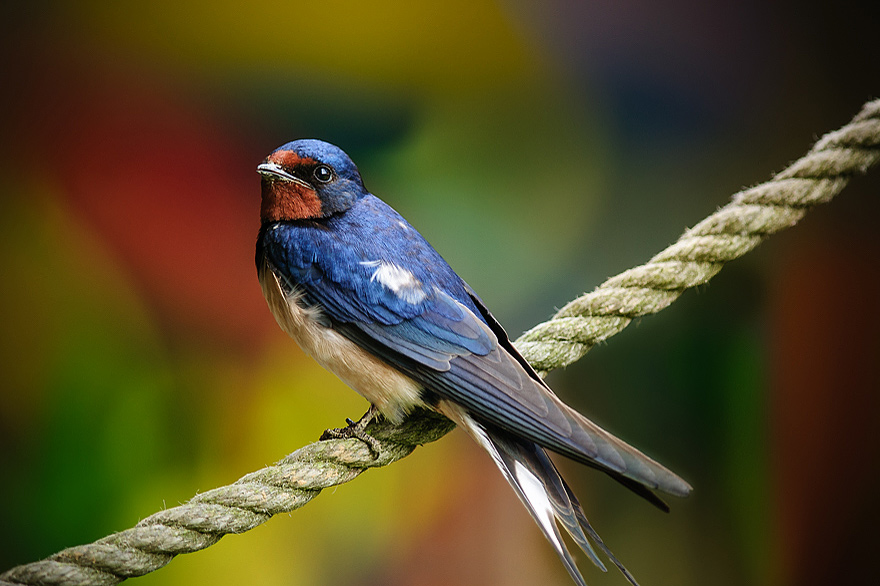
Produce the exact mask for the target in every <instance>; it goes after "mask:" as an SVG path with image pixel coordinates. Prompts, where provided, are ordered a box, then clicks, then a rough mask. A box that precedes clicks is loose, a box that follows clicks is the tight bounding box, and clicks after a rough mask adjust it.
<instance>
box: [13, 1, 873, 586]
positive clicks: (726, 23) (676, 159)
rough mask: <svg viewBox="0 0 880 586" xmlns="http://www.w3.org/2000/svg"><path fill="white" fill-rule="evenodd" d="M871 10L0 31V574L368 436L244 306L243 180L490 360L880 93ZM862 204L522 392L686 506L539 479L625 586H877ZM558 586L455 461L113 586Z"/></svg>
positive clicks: (246, 202) (183, 18)
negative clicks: (326, 177) (505, 339)
mask: <svg viewBox="0 0 880 586" xmlns="http://www.w3.org/2000/svg"><path fill="white" fill-rule="evenodd" d="M876 12H877V9H876V7H875V6H874V5H873V4H872V3H869V2H847V1H843V2H836V3H834V4H833V5H826V6H818V5H817V6H813V5H803V3H797V2H794V1H793V0H773V1H771V2H761V3H759V2H741V3H729V2H721V1H718V0H712V1H709V2H698V1H696V0H672V1H671V2H663V3H653V2H650V1H648V0H624V1H618V2H610V1H604V2H602V1H599V2H576V1H574V0H549V1H545V2H539V1H536V0H505V1H500V2H490V1H486V0H473V1H470V2H464V1H458V0H455V1H450V2H444V3H412V2H403V1H400V0H375V1H373V2H340V1H336V2H323V3H318V2H311V3H297V2H278V1H271V0H262V1H258V2H250V3H247V4H246V5H243V4H242V3H236V2H224V1H218V0H215V1H214V2H203V1H193V2H168V1H156V2H149V3H121V2H108V1H101V0H95V1H90V2H51V1H35V2H31V3H27V4H26V5H25V4H20V5H12V3H6V4H5V5H4V6H3V7H2V8H0V22H2V24H0V37H2V38H0V43H2V47H3V50H2V58H0V63H2V79H3V83H2V86H3V90H2V91H0V104H2V107H0V123H2V128H3V131H2V135H0V475H2V483H0V503H2V504H0V570H5V569H7V568H9V567H11V566H13V565H17V564H21V563H26V562H29V561H34V560H36V559H39V558H42V557H45V556H47V555H50V554H52V553H54V552H55V551H58V550H60V549H62V548H64V547H68V546H72V545H77V544H80V543H85V542H90V541H93V540H95V539H98V538H100V537H102V536H104V535H106V534H108V533H110V532H113V531H118V530H121V529H124V528H127V527H129V526H131V525H133V524H134V523H136V522H137V521H138V520H139V519H141V518H143V517H146V516H147V515H149V514H151V513H153V512H155V511H156V510H159V509H161V508H163V507H170V506H174V505H176V504H177V503H179V502H184V501H186V500H187V499H189V498H190V497H191V496H193V495H194V494H196V493H197V492H199V491H205V490H208V489H210V488H213V487H216V486H219V485H222V484H227V483H229V482H232V481H234V480H235V479H237V478H239V477H240V476H242V475H243V474H245V473H247V472H249V471H252V470H255V469H258V468H260V467H262V466H264V465H266V464H269V463H272V462H274V461H276V460H278V459H280V458H282V457H283V456H284V455H285V454H287V453H288V452H290V451H293V450H294V449H296V448H297V447H300V446H302V445H304V444H306V443H308V442H311V441H314V440H315V439H316V438H317V437H318V436H319V435H320V433H321V431H322V430H323V429H325V428H328V427H336V426H339V425H341V424H342V423H343V422H344V419H345V417H357V416H359V415H360V414H361V413H362V412H363V410H364V409H365V408H366V404H365V403H364V401H363V400H362V399H360V398H359V397H358V396H357V395H356V394H355V393H353V392H351V391H350V390H348V389H347V388H345V387H344V386H343V385H342V384H341V383H340V382H339V381H338V380H336V379H335V378H334V377H333V376H332V375H330V374H328V373H326V372H324V371H323V370H322V369H320V368H319V367H318V366H316V365H315V364H314V363H313V362H311V360H310V359H308V358H306V357H305V356H304V355H303V354H302V353H301V352H300V351H299V349H298V348H297V347H296V346H295V344H294V343H293V342H292V341H291V340H289V339H288V338H286V336H285V335H284V334H283V333H282V332H281V331H280V330H279V329H278V328H277V326H276V325H275V323H274V320H273V319H272V317H271V315H270V314H269V312H268V310H267V308H266V307H265V302H264V301H263V299H262V297H261V295H260V289H259V286H258V284H257V280H256V272H255V269H254V267H253V246H254V241H255V237H256V232H257V229H258V227H259V225H258V224H259V216H258V210H259V180H258V177H257V175H256V173H255V167H256V165H257V164H258V163H259V161H260V160H261V159H262V158H263V157H264V156H266V155H267V154H268V153H269V152H270V151H271V150H273V149H274V148H276V147H277V146H279V145H281V144H283V143H285V142H287V141H289V140H293V139H296V138H305V137H314V138H322V139H325V140H328V141H331V142H333V143H335V144H337V145H338V146H340V147H342V148H343V149H344V150H346V151H347V152H348V153H349V154H350V155H351V156H352V158H353V159H354V160H355V162H356V163H357V164H358V166H359V168H360V170H361V172H362V174H363V176H364V181H365V183H366V185H367V187H368V188H369V189H371V191H373V193H375V194H377V195H378V196H379V197H382V198H383V199H385V200H386V201H388V202H389V203H390V204H391V205H393V206H394V207H395V208H397V209H398V210H399V211H400V212H401V213H402V214H403V215H404V216H406V217H407V218H408V219H409V220H410V221H411V222H412V223H413V224H414V225H415V226H416V227H417V228H418V229H419V230H420V231H421V232H422V233H423V234H424V235H425V236H426V237H427V238H428V240H429V241H431V242H432V243H433V244H434V246H435V247H436V248H437V249H438V250H439V251H440V252H441V253H442V254H443V255H444V256H445V257H446V258H447V260H449V261H450V263H451V264H452V266H453V267H455V268H456V270H457V271H458V272H459V274H461V275H462V276H463V277H464V278H465V279H466V280H467V281H468V282H469V283H470V284H471V285H472V286H473V287H474V288H475V289H476V290H477V291H478V292H480V294H481V296H482V297H483V298H484V300H485V301H486V302H487V304H488V305H489V306H490V307H491V308H492V310H493V311H494V312H495V313H496V315H497V317H498V318H499V319H500V320H501V321H502V323H504V324H505V325H506V326H507V328H508V331H509V332H510V334H511V337H513V338H515V337H517V336H518V335H519V333H520V332H522V331H523V330H525V329H527V328H529V327H530V326H532V325H534V324H535V323H537V322H539V321H542V320H544V319H546V318H547V317H549V316H550V315H551V314H552V313H553V311H554V308H555V307H559V306H561V305H563V304H564V303H565V302H566V301H568V300H569V299H571V298H573V297H575V296H577V295H578V294H580V293H582V292H584V291H586V290H589V289H591V288H592V287H594V286H595V285H597V284H598V283H600V282H601V281H602V280H604V278H605V277H607V276H610V275H612V274H615V273H617V272H619V271H621V270H624V269H626V268H629V267H630V266H632V265H634V264H638V263H641V262H644V261H645V260H646V259H648V258H649V257H650V256H651V255H652V254H653V253H655V252H656V251H658V250H660V249H661V248H662V247H664V246H665V245H666V244H668V243H670V242H671V241H673V240H674V239H675V238H677V236H678V235H679V233H680V232H681V231H682V229H683V228H685V227H686V226H689V225H693V224H695V223H696V222H697V221H699V220H700V219H701V218H702V217H703V216H705V215H706V214H708V213H710V212H712V211H713V210H714V209H716V208H717V207H718V206H720V205H723V204H724V203H725V201H726V199H727V197H728V196H729V195H730V194H732V193H733V192H735V191H737V190H738V189H740V188H741V187H743V186H745V185H749V184H753V183H756V182H759V181H762V180H764V179H766V178H768V177H769V176H770V174H771V172H772V171H776V170H779V169H781V168H783V167H784V166H785V165H786V164H787V163H788V162H789V161H791V160H793V159H795V158H797V157H798V156H800V155H801V154H802V153H803V152H805V151H806V150H807V148H808V147H809V146H810V144H811V141H813V140H814V139H815V137H816V136H818V135H819V134H821V133H823V132H825V131H828V130H831V129H833V128H836V127H838V126H840V125H842V124H843V123H845V122H846V121H848V120H849V119H850V118H851V116H852V115H854V114H855V113H856V112H857V111H858V109H859V107H860V106H861V104H862V103H863V102H864V101H866V100H868V99H870V98H872V97H876V96H877V94H878V85H877V72H878V71H880V49H878V45H877V44H876V42H875V39H876V30H875V28H876V22H877V18H876V17H877V14H876ZM878 175H880V172H877V171H875V172H874V174H873V175H871V176H869V177H868V178H859V179H856V180H854V182H853V184H852V185H851V186H850V187H849V188H847V190H846V191H845V192H844V193H843V194H842V195H841V196H840V197H839V198H838V199H837V200H836V201H834V202H833V203H832V204H830V205H828V206H825V207H822V208H820V209H817V210H815V211H814V212H812V213H811V214H810V215H809V216H808V217H807V219H806V220H805V221H804V222H803V223H802V224H801V225H800V226H798V227H797V228H795V229H794V230H792V231H790V232H787V233H785V234H782V235H779V236H775V237H773V238H772V239H771V240H770V241H769V242H768V243H767V244H765V245H763V246H762V247H760V248H759V249H758V250H757V251H755V252H754V253H752V254H750V255H749V256H748V257H747V258H745V259H743V260H741V261H737V262H735V263H733V264H732V265H731V266H729V267H727V268H726V269H725V270H724V271H723V272H722V273H721V275H719V277H718V278H717V279H716V280H715V281H713V283H712V285H711V286H707V287H704V288H701V290H700V291H698V292H696V293H693V292H691V293H688V294H686V295H685V296H684V297H683V298H682V299H681V300H680V301H679V302H678V303H676V304H675V305H674V306H673V307H672V308H670V309H669V310H667V311H665V312H663V313H662V314H661V315H658V316H656V317H650V318H645V319H644V320H640V321H639V322H638V323H637V324H635V325H633V326H632V327H630V328H629V329H628V330H626V331H625V332H624V333H622V334H621V335H620V336H617V337H615V338H614V339H612V340H611V341H610V342H609V343H608V344H606V345H603V346H601V347H599V348H596V349H595V350H594V351H593V352H591V353H590V354H589V355H588V356H587V357H586V358H584V359H583V360H582V361H581V362H580V363H578V364H577V365H575V366H572V367H570V368H568V369H567V370H566V371H564V372H559V373H554V374H553V375H552V377H551V379H550V382H551V384H552V386H554V388H556V389H557V390H558V392H559V394H560V395H562V396H563V397H564V398H565V399H566V400H567V401H568V402H570V403H571V404H573V405H575V406H576V407H577V408H578V409H579V410H581V411H582V412H584V413H586V414H587V415H589V416H591V417H592V418H594V419H595V420H597V421H598V422H600V423H602V424H603V425H605V426H606V427H608V428H609V429H611V430H612V431H614V432H615V433H617V434H618V435H620V436H621V437H623V438H625V439H627V440H628V441H630V442H632V443H634V444H635V445H637V446H639V447H641V448H643V449H644V450H645V451H646V452H648V453H649V454H651V455H653V456H655V457H657V458H658V459H659V460H661V461H662V462H663V463H665V464H667V465H668V466H670V467H671V468H672V469H674V470H676V471H677V472H679V473H680V474H681V475H682V476H684V477H685V478H686V479H688V480H689V481H690V482H691V483H692V484H693V485H694V487H695V492H694V494H693V496H692V497H691V498H689V499H687V500H681V501H679V500H676V501H674V502H671V503H670V504H671V505H672V513H671V514H669V515H664V514H662V513H659V512H657V511H655V510H653V509H652V508H651V507H650V506H648V505H646V504H645V503H643V502H640V501H639V500H638V499H637V498H636V497H634V496H632V495H631V494H629V493H628V492H627V491H626V490H624V489H622V488H620V487H619V486H616V485H614V483H613V482H611V481H610V480H609V479H607V478H604V477H602V476H601V475H599V474H596V473H594V472H591V471H590V470H587V469H585V468H583V467H579V466H576V465H573V464H571V463H569V462H565V461H561V462H560V464H561V466H562V467H563V468H564V470H565V473H566V476H567V477H568V478H570V480H571V484H572V485H573V487H574V488H575V491H576V492H577V493H578V494H579V495H580V498H581V500H582V502H583V504H584V506H585V508H586V510H587V514H588V516H589V517H590V519H591V520H592V521H593V523H594V525H595V527H596V529H597V530H598V531H599V533H600V534H601V535H602V536H603V537H604V539H605V541H606V543H608V544H609V546H610V547H611V549H612V550H613V551H614V552H615V553H616V554H617V555H618V556H619V557H620V558H621V559H622V560H623V561H624V563H625V564H626V565H627V566H628V567H629V569H630V570H631V571H632V572H633V573H634V574H635V575H636V577H637V578H638V579H639V580H640V582H641V583H642V584H645V585H653V586H660V585H663V584H676V585H680V586H685V585H688V584H706V583H711V584H718V585H724V584H743V583H747V584H774V585H775V584H779V585H794V584H797V585H799V586H800V585H809V584H827V583H836V582H844V581H847V582H857V581H861V582H866V581H869V580H872V579H873V576H874V570H873V566H872V563H871V562H872V557H871V554H872V553H873V552H874V551H876V550H877V548H878V547H880V539H878V536H877V532H876V530H875V527H876V524H877V522H878V521H880V505H878V503H877V499H876V498H874V495H875V494H876V487H877V483H878V481H880V458H878V456H877V451H878V448H880V431H878V430H880V426H878V424H880V377H878V374H877V372H878V369H877V364H878V363H880V341H878V340H880V338H878V336H877V335H876V332H877V331H878V329H880V318H878V317H877V312H876V311H875V310H874V309H873V304H874V303H876V300H877V299H878V297H880V262H878V260H880V239H878V238H877V230H876V227H875V223H876V217H877V216H878V212H880V198H878V197H877V195H878V189H880V180H878V177H877V176H878ZM581 557H583V556H581ZM581 568H582V570H583V571H584V574H585V576H586V578H587V581H588V583H590V584H591V585H603V584H623V583H624V579H623V577H622V576H620V575H619V574H618V573H616V572H614V571H611V572H609V573H608V574H607V575H606V574H601V573H600V572H598V571H597V570H596V569H595V568H591V567H588V561H587V560H584V559H581ZM568 580H569V578H568V577H567V575H566V573H565V571H564V569H563V567H562V566H561V564H559V563H558V560H557V559H556V558H555V555H554V554H553V552H552V550H551V548H550V547H549V546H548V545H547V544H546V543H544V542H543V537H542V536H541V535H540V533H539V531H538V530H537V529H536V528H535V527H534V526H533V523H532V521H531V519H530V518H529V517H528V515H527V514H526V512H525V511H524V510H523V509H522V507H521V506H520V505H519V503H518V502H517V501H516V498H515V496H514V495H513V493H512V492H511V491H510V490H509V488H508V487H507V486H506V485H505V483H504V481H503V480H502V479H501V478H500V476H499V475H498V473H497V472H496V470H495V469H494V466H493V465H492V464H491V462H490V461H489V459H488V458H487V457H486V456H485V455H484V454H482V453H481V452H480V450H479V449H477V447H476V446H474V445H472V444H471V443H470V442H469V441H468V440H467V438H465V437H463V434H460V433H458V432H454V433H452V434H450V435H449V436H447V437H445V438H443V439H442V440H441V441H439V442H436V443H434V444H431V445H429V446H426V447H424V448H421V449H419V450H417V451H416V453H415V454H413V455H412V456H410V457H409V458H407V459H405V460H404V461H402V462H400V463H398V464H395V465H393V466H390V467H388V468H384V469H381V470H378V471H371V472H368V473H366V474H364V475H363V476H361V477H360V478H358V479H357V480H356V481H355V482H353V483H351V484H349V485H346V486H343V487H340V488H338V489H336V490H328V491H326V492H325V493H324V494H322V495H321V496H320V497H319V498H318V499H317V500H315V501H314V502H313V503H311V504H309V505H308V506H307V507H305V508H304V509H301V510H299V511H296V512H295V513H292V514H291V515H290V516H289V517H287V516H280V517H279V518H276V519H273V520H271V521H270V522H268V523H267V524H265V525H264V526H261V527H259V528H257V529H255V530H253V531H251V532H249V533H247V534H245V535H241V536H229V537H226V538H224V539H223V540H221V541H220V543H218V544H217V545H215V546H213V547H211V548H209V549H208V550H206V551H203V552H200V553H197V554H193V555H185V556H181V557H179V558H178V559H175V560H174V561H172V562H171V563H170V564H169V565H168V566H167V567H166V568H164V569H161V570H159V571H157V572H156V573H154V574H151V575H149V576H146V577H144V578H138V579H136V582H135V583H137V584H144V585H147V584H156V585H158V584H163V585H173V584H203V583H204V584H209V583H211V584H241V583H255V584H267V585H273V584H279V585H280V584H285V585H297V586H298V585H310V586H311V585H314V586H319V585H326V584H353V585H354V584H361V585H378V584H383V585H385V584H389V585H404V584H406V585H440V584H462V585H468V584H506V585H511V586H512V585H517V584H534V583H559V584H566V583H568Z"/></svg>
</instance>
